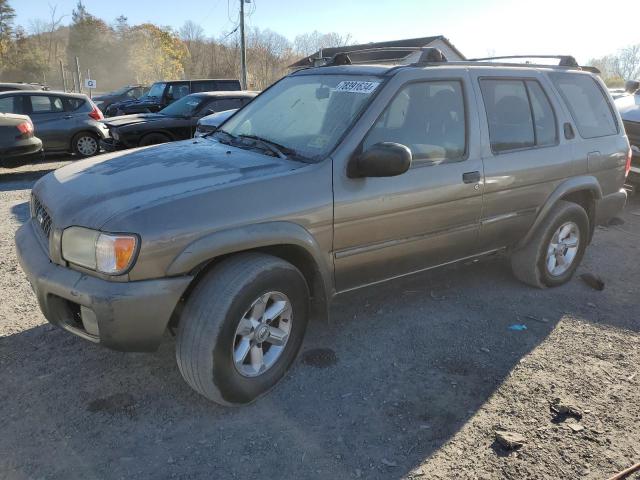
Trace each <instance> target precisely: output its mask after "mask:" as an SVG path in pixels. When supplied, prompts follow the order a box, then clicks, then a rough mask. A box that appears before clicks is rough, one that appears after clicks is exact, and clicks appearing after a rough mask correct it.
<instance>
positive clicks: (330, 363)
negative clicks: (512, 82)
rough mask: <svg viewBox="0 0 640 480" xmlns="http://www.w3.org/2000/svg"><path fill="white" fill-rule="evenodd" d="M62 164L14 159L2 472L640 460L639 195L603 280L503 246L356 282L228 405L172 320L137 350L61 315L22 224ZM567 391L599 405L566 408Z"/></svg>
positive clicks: (576, 400) (328, 472)
mask: <svg viewBox="0 0 640 480" xmlns="http://www.w3.org/2000/svg"><path fill="white" fill-rule="evenodd" d="M57 165H58V164H52V165H49V166H46V165H40V166H37V167H33V168H31V169H29V170H31V172H28V173H25V171H24V170H25V169H19V170H18V171H11V172H8V171H0V289H1V291H2V295H3V296H2V301H1V303H0V413H1V415H0V478H3V479H26V478H34V479H41V478H42V479H71V478H74V479H75V478H81V479H91V478H100V479H102V478H153V479H157V478H185V479H186V478H219V479H226V478H258V477H261V478H317V479H342V478H345V479H351V478H367V479H368V478H380V479H383V478H384V479H400V478H425V479H457V478H460V479H502V478H508V479H538V478H549V479H558V478H562V479H573V478H587V479H605V478H608V477H609V476H611V475H613V474H614V473H616V472H618V471H620V470H623V469H624V468H626V467H627V466H629V465H631V464H633V463H635V462H637V461H640V428H639V425H640V408H638V405H640V372H639V370H640V319H639V317H638V313H639V305H640V287H639V285H640V266H639V264H638V255H639V253H640V252H639V245H640V199H639V198H637V197H636V199H634V200H633V201H632V202H631V204H630V205H629V206H628V207H627V209H626V211H625V213H624V215H623V216H622V219H623V221H624V223H623V224H619V225H614V226H609V227H608V228H606V229H598V230H597V233H596V236H595V239H594V242H593V245H592V246H591V247H590V249H589V250H588V252H587V255H586V258H585V260H584V262H583V265H582V267H581V268H580V270H579V273H585V272H593V273H597V274H598V275H600V276H601V277H602V278H603V279H604V280H605V281H606V287H605V289H604V291H601V292H600V291H596V290H593V289H592V288H590V287H589V286H587V285H586V284H585V283H584V282H583V281H582V280H580V279H579V278H575V279H574V280H573V281H572V282H571V283H570V284H568V285H566V286H564V287H561V288H557V289H553V290H545V291H541V290H535V289H531V288H529V287H526V286H524V285H522V284H520V283H518V282H517V281H515V280H514V279H513V277H512V276H511V273H510V270H509V266H508V262H507V261H506V260H505V259H504V258H501V257H494V258H491V259H486V260H483V261H481V262H476V263H472V264H468V265H458V266H455V267H450V268H446V269H444V270H439V271H433V272H430V273H427V274H424V275H420V276H416V277H414V278H411V279H408V280H404V281H401V282H396V283H393V284H389V285H384V286H379V287H376V288H371V289H368V290H363V291H360V292H357V293H353V294H349V295H348V296H345V297H343V298H340V299H339V301H338V302H337V303H336V304H335V305H334V307H333V309H332V311H331V317H332V318H331V322H330V324H328V325H327V324H323V323H319V322H318V323H315V324H312V325H311V327H310V330H309V331H308V333H307V337H306V340H305V344H304V346H303V353H302V356H301V358H300V359H299V360H298V362H297V363H296V364H295V366H294V368H293V370H292V371H291V373H290V375H289V376H288V377H287V378H286V379H285V381H283V382H282V384H281V385H280V386H279V387H278V388H276V389H275V390H274V391H273V392H272V393H270V394H269V395H268V396H267V397H265V398H263V399H261V400H260V401H258V402H257V403H255V404H253V405H251V406H248V407H243V408H236V409H228V408H222V407H218V406H216V405H214V404H211V403H208V402H207V401H206V400H204V399H203V398H201V397H199V396H198V395H197V394H195V393H193V392H192V391H191V390H190V389H189V388H188V387H187V386H186V384H184V383H183V381H182V379H181V377H180V374H179V372H178V369H177V367H176V365H175V362H174V352H173V341H172V340H171V339H169V338H168V339H167V341H166V342H165V344H164V345H163V346H162V348H161V349H160V351H159V352H158V353H156V354H124V353H118V352H112V351H108V350H106V349H103V348H100V347H98V346H95V345H92V344H89V343H87V342H85V341H83V340H81V339H78V338H75V337H73V336H71V335H69V334H67V333H65V332H63V331H60V330H58V329H55V328H53V327H51V326H49V325H48V324H47V323H46V322H45V320H44V318H43V317H42V315H41V314H40V311H39V310H38V308H37V305H36V301H35V298H34V296H33V295H32V293H31V291H30V288H29V285H28V284H27V282H26V280H25V278H24V276H23V274H22V272H21V271H20V268H19V266H18V264H17V261H16V257H15V251H14V247H13V234H14V231H15V229H16V228H17V227H18V226H19V225H20V224H21V223H22V222H24V221H25V220H26V219H27V216H28V206H27V201H28V198H29V188H30V186H31V185H32V183H33V178H34V175H37V174H38V171H40V173H42V172H43V171H46V170H47V169H48V168H52V167H55V166H57ZM34 172H35V173H34ZM513 324H525V325H526V326H527V329H526V330H523V331H515V330H510V329H509V326H511V325H513ZM317 349H330V351H324V352H320V354H319V352H318V350H317ZM334 354H335V356H334ZM557 397H559V398H561V399H562V400H563V401H565V402H569V403H572V404H574V405H577V406H578V407H579V408H580V409H581V410H582V412H583V417H582V419H581V420H580V421H578V420H576V419H574V418H567V419H566V420H564V421H561V420H558V419H556V420H554V418H553V416H552V415H551V413H550V410H549V403H550V401H552V400H553V399H554V398H557ZM497 429H507V430H510V431H513V432H516V433H519V434H521V435H523V436H524V438H525V440H526V443H525V444H524V446H523V447H522V448H520V449H519V450H518V451H516V452H511V453H510V452H508V451H506V450H504V449H502V448H501V447H500V446H498V445H497V444H496V443H495V442H494V440H495V433H494V432H495V430H497ZM630 478H636V479H637V478H640V475H637V474H636V476H635V477H630Z"/></svg>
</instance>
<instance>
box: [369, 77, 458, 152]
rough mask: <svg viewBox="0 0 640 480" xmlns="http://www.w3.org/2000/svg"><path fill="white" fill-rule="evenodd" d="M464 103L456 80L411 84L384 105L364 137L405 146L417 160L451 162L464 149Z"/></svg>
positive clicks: (371, 143) (372, 141)
mask: <svg viewBox="0 0 640 480" xmlns="http://www.w3.org/2000/svg"><path fill="white" fill-rule="evenodd" d="M465 130H466V126H465V106H464V96H463V94H462V84H461V83H460V82H458V81H433V82H421V83H413V84H410V85H407V86H406V87H404V88H403V89H402V90H401V91H400V92H399V93H398V94H397V95H396V96H395V97H394V99H393V100H392V101H391V103H390V104H389V105H388V106H387V108H386V110H385V112H384V113H383V114H382V116H381V117H380V118H379V119H378V120H377V121H376V123H375V124H374V125H373V128H372V129H371V130H370V131H369V133H368V134H367V137H366V138H365V140H364V144H363V148H364V149H365V150H366V149H367V148H369V147H370V146H372V145H374V144H376V143H379V142H395V143H400V144H402V145H406V146H407V147H409V149H410V150H411V153H412V154H413V158H414V159H416V160H427V161H429V162H437V163H442V162H452V161H460V160H462V159H463V158H464V155H465V151H466V132H465Z"/></svg>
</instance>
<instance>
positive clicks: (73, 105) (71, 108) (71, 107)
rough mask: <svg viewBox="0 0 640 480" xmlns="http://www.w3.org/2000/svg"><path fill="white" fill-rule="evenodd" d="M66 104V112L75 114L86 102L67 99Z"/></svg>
mask: <svg viewBox="0 0 640 480" xmlns="http://www.w3.org/2000/svg"><path fill="white" fill-rule="evenodd" d="M64 103H65V104H66V108H65V110H67V111H68V112H75V111H76V110H78V109H79V108H80V107H82V106H83V105H84V100H82V99H81V98H65V99H64Z"/></svg>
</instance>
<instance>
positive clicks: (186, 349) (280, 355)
mask: <svg viewBox="0 0 640 480" xmlns="http://www.w3.org/2000/svg"><path fill="white" fill-rule="evenodd" d="M308 307H309V291H308V288H307V284H306V281H305V279H304V277H303V276H302V274H301V273H300V271H299V270H298V269H297V268H295V267H294V266H293V265H291V264H290V263H288V262H285V261H284V260H282V259H280V258H277V257H272V256H270V255H264V254H259V253H247V254H241V255H238V256H236V257H231V258H229V259H227V260H223V261H222V262H221V263H220V264H219V265H217V266H216V267H215V268H214V269H213V270H212V271H211V272H209V273H208V274H207V275H206V276H205V277H204V278H203V279H202V280H201V281H200V282H199V283H198V285H197V286H196V287H195V289H194V290H193V292H192V293H191V295H190V297H189V300H188V301H187V304H186V306H185V309H184V311H183V313H182V316H181V320H180V325H179V329H178V338H177V344H176V359H177V362H178V367H179V369H180V373H181V374H182V376H183V378H184V379H185V381H186V382H187V383H188V384H189V385H190V386H191V387H192V388H193V389H194V390H195V391H197V392H198V393H200V394H201V395H203V396H205V397H206V398H208V399H209V400H213V401H214V402H217V403H220V404H223V405H238V404H245V403H248V402H251V401H252V400H255V399H256V398H257V397H259V396H260V395H262V394H263V393H265V392H267V391H269V390H270V389H271V388H272V387H273V386H274V385H275V384H276V383H277V382H278V381H279V380H280V379H281V378H282V377H283V376H284V375H285V373H286V371H287V370H288V368H289V366H290V365H291V363H292V362H293V360H294V359H295V356H296V355H297V353H298V350H299V349H300V346H301V345H302V340H303V337H304V332H305V330H306V326H307V317H308Z"/></svg>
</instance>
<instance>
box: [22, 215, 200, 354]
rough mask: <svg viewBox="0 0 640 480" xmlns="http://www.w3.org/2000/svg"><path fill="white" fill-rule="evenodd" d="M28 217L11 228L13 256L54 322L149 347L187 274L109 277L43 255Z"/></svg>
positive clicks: (119, 346)
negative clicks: (120, 279) (130, 278)
mask: <svg viewBox="0 0 640 480" xmlns="http://www.w3.org/2000/svg"><path fill="white" fill-rule="evenodd" d="M37 228H39V227H38V226H37V225H35V224H34V223H33V221H32V220H30V221H28V222H27V223H25V224H24V225H23V226H22V227H20V229H19V230H18V232H17V233H16V249H17V253H18V260H19V262H20V265H21V266H22V269H23V270H24V272H25V274H26V275H27V278H28V279H29V283H31V286H32V288H33V290H34V292H35V294H36V296H37V298H38V303H39V304H40V309H41V310H42V313H43V314H44V316H45V317H46V318H47V320H49V322H51V323H52V324H54V325H57V326H59V327H61V328H64V329H65V330H68V331H69V332H71V333H73V334H75V335H78V336H80V337H82V338H85V339H86V340H90V341H92V342H95V343H99V344H101V345H104V346H106V347H109V348H112V349H114V350H122V351H140V352H143V351H153V350H156V349H157V348H158V346H159V345H160V342H161V341H162V336H163V334H164V331H165V330H166V328H167V324H168V323H169V320H170V318H171V315H172V314H173V311H174V310H175V308H176V305H177V304H178V302H179V301H180V297H181V296H182V294H183V293H184V291H185V290H186V289H187V286H188V285H189V283H190V282H191V280H192V277H189V276H183V277H173V278H163V279H157V280H144V281H137V282H110V281H106V280H102V279H100V278H96V277H92V276H89V275H86V274H83V273H80V272H77V271H75V270H72V269H70V268H66V267H63V266H60V265H56V264H54V263H52V262H51V261H50V260H49V257H48V255H47V254H46V253H45V251H44V250H43V248H42V246H41V243H40V242H39V240H38V238H37V237H36V235H38V234H39V233H38V232H36V229H37Z"/></svg>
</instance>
